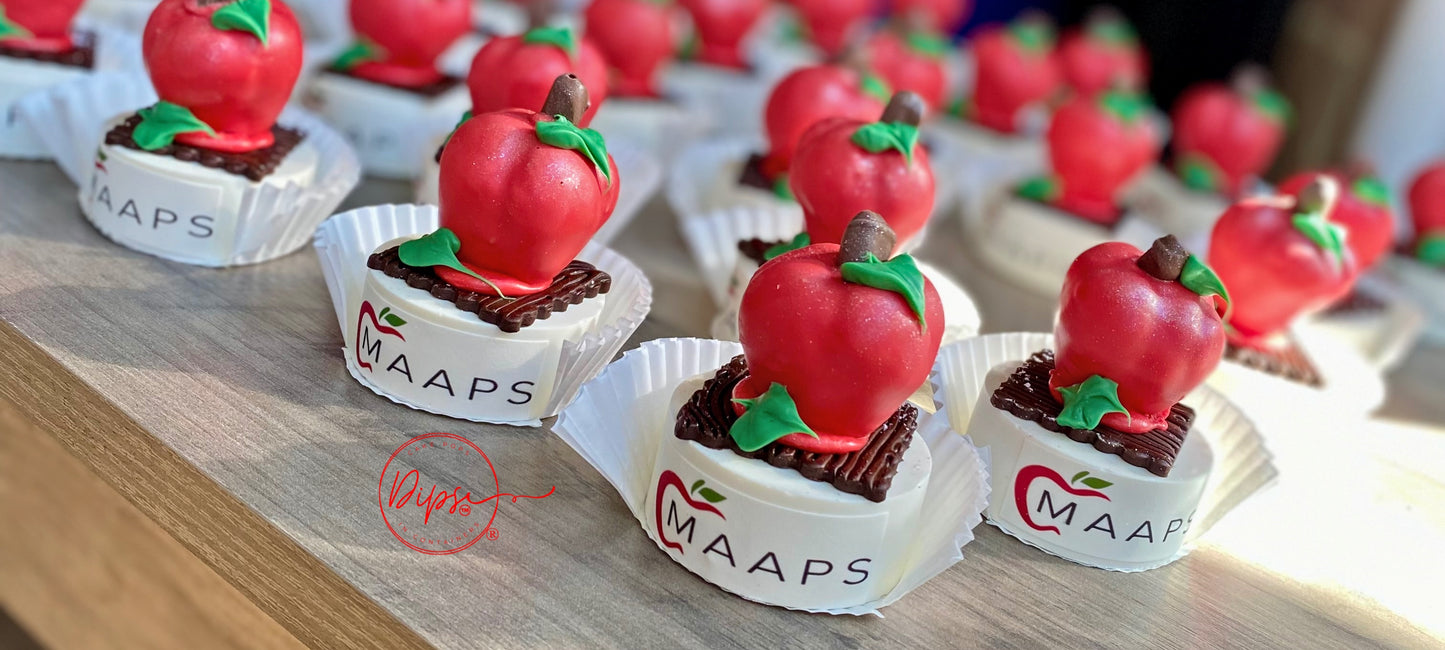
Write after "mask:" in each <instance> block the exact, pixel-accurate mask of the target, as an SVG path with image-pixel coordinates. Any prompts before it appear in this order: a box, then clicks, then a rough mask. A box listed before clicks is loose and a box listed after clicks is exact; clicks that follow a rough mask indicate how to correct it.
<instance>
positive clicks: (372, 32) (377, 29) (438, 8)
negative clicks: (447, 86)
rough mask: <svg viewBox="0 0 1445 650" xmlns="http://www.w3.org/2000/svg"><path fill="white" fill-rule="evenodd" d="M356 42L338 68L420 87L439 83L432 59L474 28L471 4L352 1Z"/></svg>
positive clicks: (463, 1)
mask: <svg viewBox="0 0 1445 650" xmlns="http://www.w3.org/2000/svg"><path fill="white" fill-rule="evenodd" d="M351 27H352V29H353V30H355V31H356V36H357V43H356V45H354V46H353V47H352V49H351V50H350V51H348V52H347V53H346V54H343V55H342V57H341V59H340V60H338V61H337V67H339V68H341V69H343V70H348V71H349V72H351V73H352V74H353V75H356V76H357V77H360V78H362V79H369V80H372V81H377V82H380V83H386V84H393V85H397V86H405V87H409V88H418V87H421V86H426V85H428V84H433V83H436V82H438V81H441V80H442V79H443V75H442V73H441V72H440V71H438V70H437V67H436V60H437V57H439V56H441V55H442V53H443V52H445V51H446V50H447V48H449V47H451V45H452V43H455V42H456V40H457V39H458V38H461V37H462V36H463V35H465V34H466V33H467V32H469V31H471V29H472V3H471V2H470V0H351Z"/></svg>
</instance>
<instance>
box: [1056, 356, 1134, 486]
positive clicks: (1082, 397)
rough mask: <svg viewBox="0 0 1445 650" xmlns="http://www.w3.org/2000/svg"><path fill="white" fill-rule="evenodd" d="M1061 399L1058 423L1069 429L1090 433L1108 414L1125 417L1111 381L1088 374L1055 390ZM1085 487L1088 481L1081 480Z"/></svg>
mask: <svg viewBox="0 0 1445 650" xmlns="http://www.w3.org/2000/svg"><path fill="white" fill-rule="evenodd" d="M1059 394H1061V395H1063V396H1064V410H1063V411H1061V412H1060V413H1059V417H1058V422H1059V424H1062V425H1064V426H1066V427H1070V428H1073V429H1083V430H1086V431H1087V430H1090V429H1093V428H1094V427H1097V426H1099V421H1100V420H1102V419H1104V416H1105V415H1107V414H1109V413H1123V414H1125V415H1128V414H1129V411H1128V410H1127V409H1125V408H1124V404H1123V403H1121V402H1120V401H1119V384H1118V382H1115V381H1114V380H1112V379H1106V378H1104V377H1100V376H1099V375H1090V376H1089V378H1088V379H1085V380H1084V381H1083V382H1081V383H1078V384H1074V385H1073V386H1065V387H1063V388H1060V389H1059ZM1085 485H1088V482H1087V481H1085Z"/></svg>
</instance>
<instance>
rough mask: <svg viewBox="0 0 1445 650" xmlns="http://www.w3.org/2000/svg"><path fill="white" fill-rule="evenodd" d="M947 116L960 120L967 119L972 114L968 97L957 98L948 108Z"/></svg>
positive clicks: (971, 106) (971, 104) (971, 103)
mask: <svg viewBox="0 0 1445 650" xmlns="http://www.w3.org/2000/svg"><path fill="white" fill-rule="evenodd" d="M948 114H949V115H952V116H954V117H956V118H958V119H960V120H966V119H969V116H970V115H972V114H973V102H972V101H970V100H969V98H968V97H959V98H958V99H955V100H953V103H952V104H950V105H949V106H948Z"/></svg>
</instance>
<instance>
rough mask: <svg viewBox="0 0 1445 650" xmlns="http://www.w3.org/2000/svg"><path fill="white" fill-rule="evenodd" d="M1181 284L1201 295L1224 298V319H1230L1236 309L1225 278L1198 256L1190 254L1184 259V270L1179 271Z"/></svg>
mask: <svg viewBox="0 0 1445 650" xmlns="http://www.w3.org/2000/svg"><path fill="white" fill-rule="evenodd" d="M1179 284H1182V285H1184V288H1185V289H1188V290H1190V291H1193V292H1194V293H1197V294H1199V295H1201V296H1219V297H1220V298H1223V299H1224V320H1229V314H1230V312H1232V311H1234V301H1233V300H1230V298H1229V289H1226V288H1225V287H1224V280H1221V279H1219V276H1218V275H1216V274H1215V273H1214V269H1211V268H1209V265H1208V264H1205V263H1204V262H1203V261H1202V260H1200V259H1199V257H1198V256H1195V255H1190V256H1189V257H1188V258H1186V259H1185V260H1184V270H1183V271H1180V273H1179Z"/></svg>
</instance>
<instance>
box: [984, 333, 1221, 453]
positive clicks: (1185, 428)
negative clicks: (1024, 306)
mask: <svg viewBox="0 0 1445 650" xmlns="http://www.w3.org/2000/svg"><path fill="white" fill-rule="evenodd" d="M1053 369H1054V351H1053V350H1043V351H1040V352H1035V353H1034V354H1033V356H1031V357H1029V359H1028V361H1025V362H1024V364H1023V365H1021V366H1019V367H1018V369H1017V370H1014V372H1013V374H1012V375H1009V378H1008V379H1007V380H1005V381H1004V383H1003V385H1001V386H999V387H998V389H997V390H995V391H994V392H993V397H992V399H990V400H989V403H991V404H993V406H994V408H998V409H1002V410H1004V411H1008V412H1009V413H1012V414H1013V415H1014V417H1017V418H1020V419H1023V420H1028V421H1030V422H1035V423H1037V424H1038V425H1039V426H1041V427H1043V428H1045V429H1048V430H1049V431H1053V432H1055V433H1062V434H1064V435H1066V436H1068V437H1069V438H1070V439H1072V440H1075V441H1077V442H1083V443H1088V444H1091V445H1093V446H1094V449H1097V450H1099V451H1101V452H1104V453H1106V454H1114V455H1116V456H1118V457H1120V458H1122V459H1124V462H1126V463H1129V464H1130V465H1134V466H1135V467H1142V468H1144V469H1146V470H1149V472H1150V473H1151V474H1157V475H1159V476H1168V475H1169V470H1172V469H1174V459H1175V458H1178V457H1179V450H1180V449H1182V448H1183V447H1184V437H1185V436H1187V435H1189V427H1190V426H1191V425H1193V424H1194V409H1192V408H1189V407H1188V406H1185V405H1183V404H1175V405H1174V408H1173V409H1172V410H1171V411H1170V412H1169V418H1168V420H1167V422H1168V423H1169V427H1168V428H1167V429H1164V430H1162V431H1158V430H1156V431H1150V432H1148V433H1124V432H1123V431H1118V430H1116V429H1111V428H1109V427H1106V426H1104V425H1102V424H1100V425H1099V426H1098V427H1095V428H1094V429H1074V428H1071V427H1066V426H1064V425H1062V424H1059V419H1058V418H1059V412H1060V411H1062V410H1063V405H1062V404H1059V403H1058V402H1057V401H1054V396H1053V393H1051V392H1049V373H1050V372H1051V371H1053Z"/></svg>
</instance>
